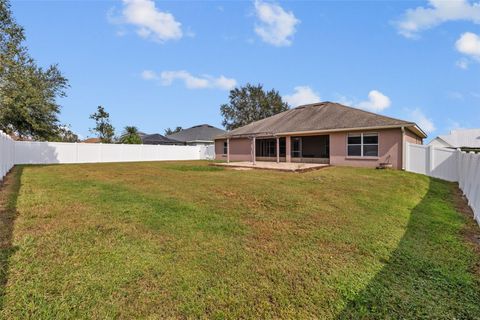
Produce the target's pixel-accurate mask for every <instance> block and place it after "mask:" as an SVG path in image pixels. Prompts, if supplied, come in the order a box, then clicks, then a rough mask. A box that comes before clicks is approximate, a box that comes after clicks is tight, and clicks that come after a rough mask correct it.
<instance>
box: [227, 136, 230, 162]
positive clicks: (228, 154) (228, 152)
mask: <svg viewBox="0 0 480 320" xmlns="http://www.w3.org/2000/svg"><path fill="white" fill-rule="evenodd" d="M227 163H230V138H227Z"/></svg>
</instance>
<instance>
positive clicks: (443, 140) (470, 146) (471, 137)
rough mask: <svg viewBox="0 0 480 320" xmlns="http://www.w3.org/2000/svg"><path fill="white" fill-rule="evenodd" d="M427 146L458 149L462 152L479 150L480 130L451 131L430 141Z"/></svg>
mask: <svg viewBox="0 0 480 320" xmlns="http://www.w3.org/2000/svg"><path fill="white" fill-rule="evenodd" d="M429 145H431V146H434V147H440V148H453V149H457V148H460V149H462V150H463V151H469V150H480V129H461V130H460V129H459V130H452V131H450V134H446V135H441V136H438V137H436V138H435V139H433V140H432V141H430V143H429Z"/></svg>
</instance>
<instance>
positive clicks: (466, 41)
mask: <svg viewBox="0 0 480 320" xmlns="http://www.w3.org/2000/svg"><path fill="white" fill-rule="evenodd" d="M455 48H457V50H458V52H460V53H463V54H465V55H467V56H470V57H472V58H475V59H480V37H479V36H478V35H476V34H475V33H472V32H465V33H464V34H462V35H461V36H460V38H459V39H458V40H457V42H455Z"/></svg>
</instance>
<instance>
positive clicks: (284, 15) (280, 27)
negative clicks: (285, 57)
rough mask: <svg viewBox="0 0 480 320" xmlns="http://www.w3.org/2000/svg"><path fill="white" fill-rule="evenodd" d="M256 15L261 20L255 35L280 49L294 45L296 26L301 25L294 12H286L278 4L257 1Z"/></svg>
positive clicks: (256, 27)
mask: <svg viewBox="0 0 480 320" xmlns="http://www.w3.org/2000/svg"><path fill="white" fill-rule="evenodd" d="M255 13H256V15H257V18H258V20H259V23H257V25H256V26H255V33H256V34H257V35H258V36H259V37H260V38H261V39H262V40H263V41H265V42H266V43H269V44H272V45H274V46H278V47H281V46H289V45H291V44H292V36H293V34H294V33H295V32H296V30H295V26H296V25H297V24H298V23H300V20H298V19H297V18H296V17H295V15H294V14H293V12H291V11H289V12H287V11H285V10H284V9H283V8H282V7H281V6H279V5H278V4H276V3H267V2H263V1H261V0H256V1H255Z"/></svg>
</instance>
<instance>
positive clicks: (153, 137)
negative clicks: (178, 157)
mask: <svg viewBox="0 0 480 320" xmlns="http://www.w3.org/2000/svg"><path fill="white" fill-rule="evenodd" d="M138 135H139V136H140V139H142V144H155V145H181V144H182V142H180V141H176V140H173V139H169V138H167V137H165V136H162V135H161V134H159V133H153V134H146V133H143V132H139V133H138Z"/></svg>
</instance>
